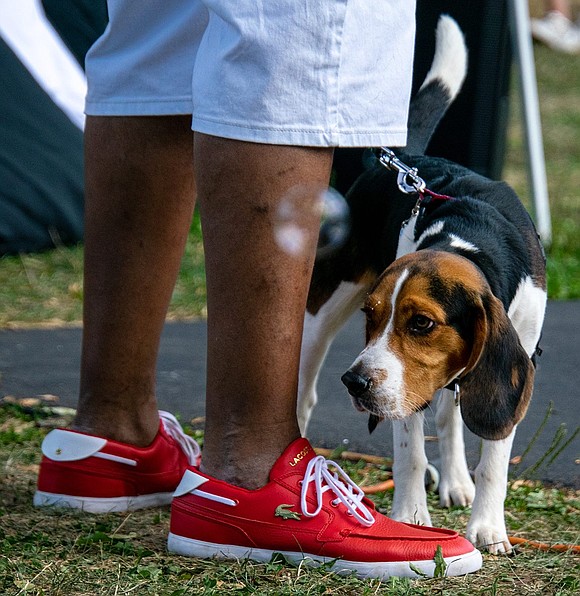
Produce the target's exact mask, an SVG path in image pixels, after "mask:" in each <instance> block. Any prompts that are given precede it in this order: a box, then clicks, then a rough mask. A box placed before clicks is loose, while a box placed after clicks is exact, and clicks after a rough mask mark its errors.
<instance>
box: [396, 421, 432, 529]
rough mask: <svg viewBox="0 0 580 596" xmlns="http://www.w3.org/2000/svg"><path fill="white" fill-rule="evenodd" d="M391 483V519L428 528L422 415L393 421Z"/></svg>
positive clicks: (429, 522)
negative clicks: (393, 491)
mask: <svg viewBox="0 0 580 596" xmlns="http://www.w3.org/2000/svg"><path fill="white" fill-rule="evenodd" d="M393 448H394V449H393V453H394V463H393V480H394V481H395V495H394V497H393V508H392V511H391V517H392V518H393V519H395V520H397V521H402V522H407V523H414V524H420V525H424V526H430V525H431V517H430V515H429V511H428V509H427V492H426V490H425V471H426V470H427V463H428V462H427V456H426V455H425V436H424V431H423V413H422V412H419V413H417V414H413V415H412V416H409V418H405V419H404V420H396V421H394V422H393Z"/></svg>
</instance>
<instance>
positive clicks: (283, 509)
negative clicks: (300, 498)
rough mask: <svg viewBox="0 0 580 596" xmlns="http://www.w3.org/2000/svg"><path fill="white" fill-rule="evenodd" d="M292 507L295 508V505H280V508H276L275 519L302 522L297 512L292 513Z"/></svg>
mask: <svg viewBox="0 0 580 596" xmlns="http://www.w3.org/2000/svg"><path fill="white" fill-rule="evenodd" d="M290 507H293V505H288V504H286V503H282V505H278V507H276V511H275V512H274V517H281V518H282V519H297V520H298V521H300V514H299V513H297V512H296V511H290V509H289V508H290Z"/></svg>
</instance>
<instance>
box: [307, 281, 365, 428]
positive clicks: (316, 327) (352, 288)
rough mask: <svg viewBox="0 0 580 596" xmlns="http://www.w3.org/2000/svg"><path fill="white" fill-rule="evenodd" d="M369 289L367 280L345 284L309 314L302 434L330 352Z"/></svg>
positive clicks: (312, 407)
mask: <svg viewBox="0 0 580 596" xmlns="http://www.w3.org/2000/svg"><path fill="white" fill-rule="evenodd" d="M315 282H316V280H313V283H315ZM311 289H312V288H311ZM367 289H368V282H367V281H364V280H362V281H361V282H359V283H351V282H342V283H341V284H340V285H339V286H338V288H337V289H336V290H335V291H334V293H333V294H332V295H331V296H330V298H329V299H328V300H327V301H326V302H325V303H324V304H323V305H322V306H321V307H320V308H319V309H318V310H317V311H316V313H315V314H311V313H310V312H306V315H305V317H304V329H303V332H302V350H301V353H300V373H299V382H298V405H297V408H296V413H297V416H298V424H299V426H300V431H301V432H302V435H305V434H306V429H307V428H308V423H309V421H310V416H311V415H312V410H313V409H314V406H315V405H316V402H317V401H318V394H317V392H316V384H317V381H318V375H319V373H320V369H321V368H322V364H323V363H324V359H325V358H326V354H327V352H328V349H329V348H330V346H331V344H332V342H333V340H334V338H335V337H336V334H337V333H338V332H339V331H340V329H341V327H342V326H343V325H344V323H345V322H346V321H347V320H348V318H349V317H350V316H351V315H352V314H353V313H354V312H355V310H356V309H357V308H359V307H360V305H361V303H362V301H363V298H364V295H365V294H366V291H367Z"/></svg>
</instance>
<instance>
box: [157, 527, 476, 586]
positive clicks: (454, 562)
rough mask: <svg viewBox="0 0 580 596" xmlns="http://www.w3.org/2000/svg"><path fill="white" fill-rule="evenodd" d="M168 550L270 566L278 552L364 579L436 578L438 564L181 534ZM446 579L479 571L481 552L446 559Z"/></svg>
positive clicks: (293, 559) (289, 558) (169, 542)
mask: <svg viewBox="0 0 580 596" xmlns="http://www.w3.org/2000/svg"><path fill="white" fill-rule="evenodd" d="M167 548H168V550H169V551H170V552H172V553H176V554H178V555H183V556H186V557H198V558H202V559H210V558H218V559H235V560H242V559H252V560H254V561H260V562H263V563H267V562H269V561H270V560H271V559H272V555H273V554H274V553H278V552H279V553H280V554H282V555H283V556H284V558H285V559H286V560H287V561H288V562H289V563H292V564H295V565H298V564H300V563H302V564H305V565H309V566H312V567H316V566H318V565H322V564H325V563H334V564H333V565H332V566H331V570H332V571H333V572H335V573H338V574H339V575H351V574H353V573H354V574H356V575H357V576H358V577H360V578H378V579H387V578H389V577H409V578H413V579H417V578H420V577H424V576H426V577H434V575H435V565H436V564H435V561H434V560H430V561H394V562H385V563H381V562H372V563H365V562H360V561H345V560H343V559H332V558H329V557H320V556H314V555H309V554H307V553H302V552H292V551H273V550H268V549H261V548H251V547H245V546H233V545H229V544H216V543H213V542H204V541H202V540H194V539H192V538H185V537H183V536H178V535H177V534H173V533H171V532H170V533H169V538H168V539H167ZM444 561H445V564H446V568H445V575H446V576H456V575H466V574H467V573H473V572H474V571H478V570H479V569H481V566H482V562H483V560H482V556H481V553H480V552H479V551H478V550H477V549H473V550H472V551H471V552H470V553H466V554H465V555H459V556H457V557H447V558H445V559H444Z"/></svg>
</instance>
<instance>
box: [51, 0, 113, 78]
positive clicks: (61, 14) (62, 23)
mask: <svg viewBox="0 0 580 596" xmlns="http://www.w3.org/2000/svg"><path fill="white" fill-rule="evenodd" d="M42 5H43V6H44V12H45V13H46V16H47V17H48V19H49V20H50V22H51V23H52V26H53V27H54V28H55V29H56V30H57V31H58V34H59V35H60V37H61V38H62V40H63V41H64V43H65V44H66V45H67V46H68V49H69V50H70V51H71V52H72V54H73V56H74V57H75V58H76V59H77V61H78V63H79V64H80V65H81V66H82V67H83V68H84V67H85V55H86V53H87V51H88V49H89V48H90V47H91V46H92V45H93V43H94V42H95V40H96V39H97V37H99V36H100V35H101V33H102V32H103V31H104V30H105V27H106V25H107V21H108V15H107V3H106V1H105V0H42Z"/></svg>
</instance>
